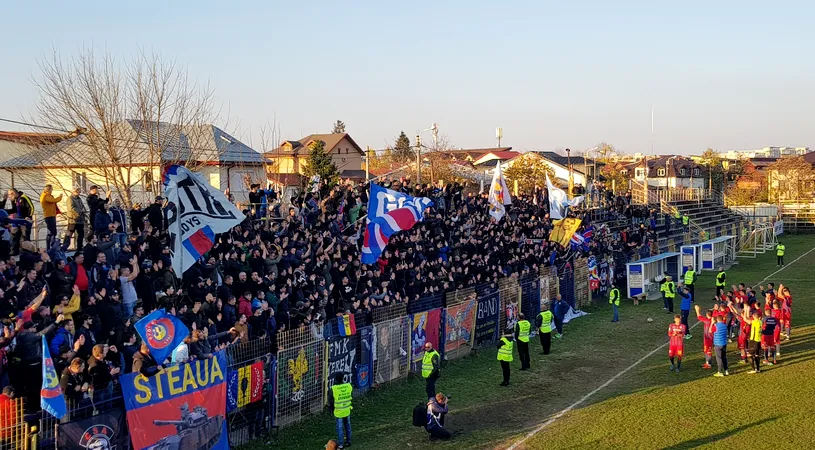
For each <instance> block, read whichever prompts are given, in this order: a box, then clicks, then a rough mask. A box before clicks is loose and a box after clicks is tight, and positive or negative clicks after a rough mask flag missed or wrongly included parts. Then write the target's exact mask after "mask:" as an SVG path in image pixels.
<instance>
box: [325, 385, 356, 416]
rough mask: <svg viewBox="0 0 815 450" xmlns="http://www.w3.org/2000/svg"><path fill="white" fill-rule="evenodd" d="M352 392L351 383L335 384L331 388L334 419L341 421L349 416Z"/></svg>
mask: <svg viewBox="0 0 815 450" xmlns="http://www.w3.org/2000/svg"><path fill="white" fill-rule="evenodd" d="M353 391H354V388H353V386H351V383H343V384H335V385H334V386H331V394H332V395H333V396H334V417H336V418H338V419H342V418H343V417H348V416H350V415H351V410H352V409H353V407H351V393H352V392H353Z"/></svg>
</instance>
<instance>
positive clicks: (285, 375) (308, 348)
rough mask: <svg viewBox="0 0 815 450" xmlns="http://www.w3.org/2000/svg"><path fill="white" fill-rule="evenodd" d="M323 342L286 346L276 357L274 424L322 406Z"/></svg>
mask: <svg viewBox="0 0 815 450" xmlns="http://www.w3.org/2000/svg"><path fill="white" fill-rule="evenodd" d="M324 358H325V341H323V340H317V341H312V342H309V343H307V344H303V345H300V346H298V347H293V348H289V349H285V350H283V351H281V352H279V353H278V359H277V404H276V405H275V407H276V408H277V415H276V417H277V419H278V422H277V425H281V426H285V425H286V424H289V423H292V422H295V421H297V420H299V419H300V418H301V417H302V416H304V415H306V414H309V413H312V412H317V411H320V410H321V409H322V408H323V392H324V391H323V386H324V382H325V379H324V378H323V362H324Z"/></svg>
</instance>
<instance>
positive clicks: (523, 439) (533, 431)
mask: <svg viewBox="0 0 815 450" xmlns="http://www.w3.org/2000/svg"><path fill="white" fill-rule="evenodd" d="M814 251H815V247H813V248H811V249H810V250H809V251H807V252H806V253H804V254H803V255H801V256H799V257H798V258H796V259H795V260H793V261H792V262H791V263H789V264H787V265H785V266H783V267H782V268H780V269H778V270H776V271H775V272H773V273H771V274H769V275H767V276H766V277H764V279H763V280H761V281H759V282H758V283H756V284H761V283H763V282H765V281H767V280H769V279H770V278H771V277H773V276H774V275H775V274H777V273H779V272H781V271H782V270H784V269H786V268H787V267H789V266H791V265H793V264H795V263H796V262H798V261H799V260H800V259H801V258H803V257H804V256H806V255H808V254H810V253H812V252H814ZM752 287H755V285H753V286H752ZM700 323H702V322H696V323H695V324H693V325H691V329H693V328H695V327H696V326H697V325H699V324H700ZM667 345H668V343H667V342H666V343H664V344H662V345H660V346H659V347H657V348H655V349H653V350H651V351H650V352H648V354H647V355H645V356H643V357H642V358H640V359H638V360H637V361H636V362H635V363H634V364H631V365H630V366H628V367H627V368H625V369H623V370H622V371H620V372H618V373H617V374H616V375H614V376H613V377H611V378H609V379H608V381H606V382H605V383H603V384H602V385H600V386H599V387H598V388H596V389H594V390H593V391H591V392H589V393H588V394H586V395H584V396H583V397H582V398H581V399H580V400H578V401H576V402H574V403H572V404H571V405H569V406H568V407H567V408H566V409H564V410H562V411H560V412H559V413H557V414H555V415H554V416H552V418H550V419H549V420H547V421H546V422H544V423H542V424H540V425H539V426H538V427H537V428H535V429H534V430H532V431H530V432H529V433H527V434H526V436H524V437H523V438H521V440H520V441H518V442H516V443H514V444H512V445H511V446H509V448H507V450H515V449H517V448H518V447H519V446H520V445H521V444H523V443H524V442H526V441H528V440H529V439H530V438H531V437H533V436H535V435H536V434H538V433H540V432H541V431H542V430H543V429H544V428H546V427H548V426H549V425H552V424H553V423H555V421H556V420H558V419H560V418H561V417H563V416H564V415H566V414H567V413H569V412H570V411H572V410H573V409H575V408H577V407H578V406H580V405H581V404H582V403H583V402H585V401H586V400H588V399H590V398H591V397H592V396H594V394H596V393H598V392H600V391H601V390H603V388H605V387H607V386H608V385H610V384H611V383H613V382H614V381H616V380H617V379H618V378H620V377H621V376H623V375H625V374H626V373H628V371H629V370H631V369H633V368H634V367H637V366H638V365H640V363H642V362H643V361H645V360H646V359H648V358H650V357H651V356H653V354H654V353H656V352H658V351H660V350H662V349H663V348H665V347H666V346H667Z"/></svg>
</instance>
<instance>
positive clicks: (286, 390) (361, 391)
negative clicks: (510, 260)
mask: <svg viewBox="0 0 815 450" xmlns="http://www.w3.org/2000/svg"><path fill="white" fill-rule="evenodd" d="M557 295H561V296H562V298H563V299H564V301H566V302H567V303H568V304H569V305H570V306H572V307H574V308H575V309H580V308H582V307H585V306H586V305H587V304H588V303H589V302H590V301H591V296H590V290H589V270H588V266H587V261H586V260H585V259H576V260H572V261H570V262H569V263H567V264H565V265H564V266H563V267H559V268H556V267H544V268H542V269H541V270H540V272H539V273H533V274H528V275H525V276H523V277H518V276H513V277H509V278H505V279H502V280H500V282H499V283H498V284H497V285H495V284H484V285H479V286H475V287H470V288H466V289H462V290H459V291H453V292H449V293H447V294H445V295H434V296H431V297H427V298H423V299H419V300H418V301H415V302H411V303H410V304H409V305H405V304H394V305H391V306H389V307H385V308H379V309H376V310H374V311H373V312H372V313H370V314H364V315H357V316H355V317H354V322H355V324H356V331H355V332H353V333H350V334H349V333H348V332H347V331H344V332H339V331H338V330H339V324H338V323H337V319H332V320H330V321H327V322H325V323H322V324H312V325H310V326H306V327H302V328H298V329H293V330H290V331H286V332H281V333H278V334H277V335H276V336H275V337H273V338H262V339H257V340H253V341H249V342H245V343H240V344H237V345H232V346H230V347H227V349H226V358H227V364H228V369H229V370H228V372H227V377H228V379H229V380H228V381H229V382H228V383H227V408H226V409H227V424H228V433H229V444H230V447H235V446H240V445H244V444H246V443H248V442H250V441H251V440H253V439H255V438H258V437H261V436H265V435H267V434H268V433H269V432H271V431H273V430H276V429H277V428H278V427H284V426H288V425H291V424H294V423H297V422H299V421H301V420H303V419H304V418H307V417H309V416H312V415H315V414H319V413H321V412H322V411H323V410H324V409H325V408H326V406H327V404H328V396H329V395H330V386H331V384H332V383H333V379H334V376H335V374H337V373H340V374H343V375H344V376H345V379H346V381H350V382H352V384H353V385H354V387H355V388H354V391H353V396H354V397H359V396H362V395H365V394H366V393H367V392H368V390H369V389H370V388H371V387H373V386H377V385H384V384H387V383H391V382H394V381H398V380H404V379H406V378H408V377H409V376H410V373H411V372H413V373H417V372H419V371H420V367H421V364H417V361H421V355H422V349H423V347H424V343H425V342H426V341H428V342H432V343H433V344H434V346H435V347H436V348H437V349H438V351H439V352H440V353H441V354H442V359H443V360H444V361H450V360H454V359H457V358H461V357H464V356H467V355H469V354H471V353H472V352H474V351H476V350H477V349H478V348H481V347H484V346H488V347H492V345H491V344H493V343H494V342H495V341H496V340H497V339H498V336H499V335H500V330H501V329H504V328H512V327H514V325H515V323H516V322H517V320H518V317H519V313H520V312H522V313H523V314H524V315H525V316H526V318H527V319H528V320H530V321H534V319H535V317H536V316H537V315H538V314H539V313H540V311H541V304H542V303H544V302H549V301H550V300H552V299H554V298H555V297H556V296H557ZM343 330H347V329H346V328H343ZM250 378H251V379H254V380H262V382H261V383H260V385H259V389H260V390H261V391H262V393H261V395H254V394H253V395H251V396H250V395H248V394H246V393H243V392H242V391H241V389H243V387H242V386H245V385H246V383H252V384H251V385H252V386H255V385H256V383H254V382H249V381H248V380H249V379H250ZM233 386H234V387H233ZM24 406H25V405H24V401H23V400H22V399H18V400H13V401H11V402H8V403H5V404H0V407H2V408H4V409H3V410H2V411H0V414H2V415H0V450H6V449H8V450H11V449H28V448H31V449H34V448H58V446H57V439H56V436H57V428H58V427H59V426H60V425H61V424H64V423H66V422H71V421H74V420H80V419H87V418H88V417H91V416H93V415H95V414H99V413H103V412H106V411H109V410H111V409H113V408H124V402H123V398H122V393H121V388H120V385H119V384H118V383H114V384H113V385H112V388H111V391H110V393H109V395H107V396H105V397H104V399H103V401H97V402H95V403H94V402H92V401H89V399H85V400H83V401H81V402H79V403H77V404H69V405H68V414H67V415H66V417H65V418H63V419H62V420H61V421H58V420H57V419H55V418H54V417H52V416H50V415H48V414H46V413H43V412H41V411H40V412H38V413H37V414H34V415H32V416H29V417H27V420H24V418H25V416H24V414H23V412H24ZM127 441H128V444H127V446H126V447H127V448H129V446H130V440H129V437H128V440H127Z"/></svg>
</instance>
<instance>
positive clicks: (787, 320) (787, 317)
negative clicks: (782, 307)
mask: <svg viewBox="0 0 815 450" xmlns="http://www.w3.org/2000/svg"><path fill="white" fill-rule="evenodd" d="M784 323H785V325H786V326H790V323H792V313H791V312H785V313H784Z"/></svg>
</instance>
